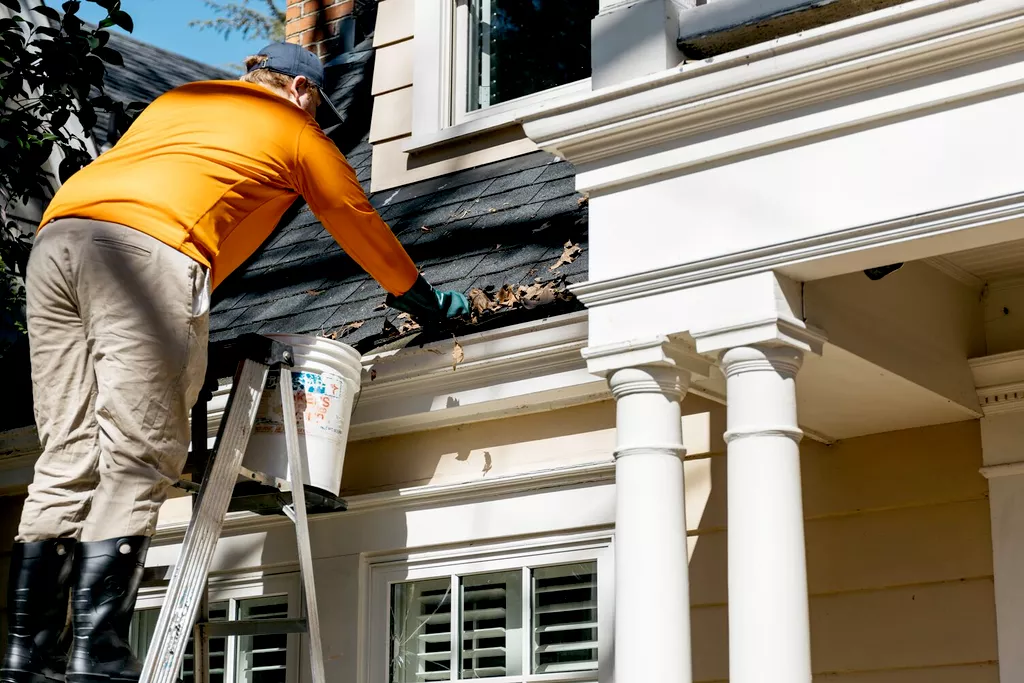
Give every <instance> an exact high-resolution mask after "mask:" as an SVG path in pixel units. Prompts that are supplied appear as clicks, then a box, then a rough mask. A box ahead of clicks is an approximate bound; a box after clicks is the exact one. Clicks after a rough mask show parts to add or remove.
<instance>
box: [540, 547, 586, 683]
mask: <svg viewBox="0 0 1024 683" xmlns="http://www.w3.org/2000/svg"><path fill="white" fill-rule="evenodd" d="M532 616H533V672H534V673H537V674H548V673H562V672H566V671H588V670H592V669H597V663H598V659H597V564H596V563H594V562H587V563H583V564H575V565H565V566H560V567H545V568H540V569H535V570H534V572H533V609H532Z"/></svg>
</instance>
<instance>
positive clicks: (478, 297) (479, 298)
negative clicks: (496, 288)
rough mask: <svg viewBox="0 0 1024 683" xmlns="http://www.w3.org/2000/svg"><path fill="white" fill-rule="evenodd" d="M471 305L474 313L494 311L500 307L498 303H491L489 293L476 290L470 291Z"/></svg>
mask: <svg viewBox="0 0 1024 683" xmlns="http://www.w3.org/2000/svg"><path fill="white" fill-rule="evenodd" d="M469 304H470V307H471V308H472V309H473V312H474V313H483V312H484V311H493V310H494V309H496V308H497V307H498V305H497V304H496V303H494V302H493V301H491V297H490V295H488V294H487V292H485V291H484V290H482V289H476V288H474V289H471V290H469Z"/></svg>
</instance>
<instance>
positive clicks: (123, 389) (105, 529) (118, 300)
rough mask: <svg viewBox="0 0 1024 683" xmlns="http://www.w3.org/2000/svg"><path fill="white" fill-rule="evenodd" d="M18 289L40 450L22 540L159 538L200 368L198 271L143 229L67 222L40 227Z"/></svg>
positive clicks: (204, 307)
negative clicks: (22, 289)
mask: <svg viewBox="0 0 1024 683" xmlns="http://www.w3.org/2000/svg"><path fill="white" fill-rule="evenodd" d="M26 290H27V295H26V296H27V305H28V336H29V346H30V349H31V359H32V393H33V399H34V406H35V418H36V425H37V427H38V430H39V440H40V442H41V443H42V446H43V453H42V455H41V456H40V457H39V460H38V461H37V463H36V466H35V477H34V479H33V481H32V484H31V485H30V486H29V490H28V499H27V500H26V501H25V508H24V512H23V513H22V517H21V525H20V527H19V529H18V540H19V541H23V542H33V541H39V540H44V539H48V538H57V537H74V538H80V539H81V540H83V541H99V540H105V539H109V538H114V537H117V536H140V535H142V536H151V535H153V532H154V531H155V528H156V518H157V513H158V510H159V508H160V505H161V503H163V501H164V500H165V499H166V497H167V489H168V488H169V487H170V486H171V484H173V483H174V482H175V481H177V478H178V476H179V475H180V474H181V470H182V468H183V467H184V464H185V458H186V455H187V452H188V443H189V427H188V416H189V410H190V409H191V407H192V405H193V404H194V403H195V401H196V398H197V397H198V395H199V390H200V389H201V388H202V384H203V377H204V374H205V372H206V346H207V337H208V331H209V299H210V296H209V278H208V274H207V271H206V269H205V268H204V267H203V266H202V265H201V264H199V263H197V262H196V261H194V260H192V259H191V258H189V257H188V256H185V255H184V254H182V253H180V252H178V251H177V250H175V249H173V248H171V247H169V246H167V245H165V244H163V243H162V242H160V241H158V240H156V239H154V238H152V237H150V236H149V235H146V234H144V233H142V232H139V231H138V230H133V229H132V228H128V227H125V226H122V225H116V224H113V223H104V222H100V221H93V220H86V219H76V218H69V219H61V220H57V221H54V222H53V223H50V224H49V225H47V226H46V227H45V228H43V230H41V231H40V232H39V234H38V235H37V237H36V242H35V244H34V245H33V248H32V254H31V256H30V258H29V264H28V272H27V276H26Z"/></svg>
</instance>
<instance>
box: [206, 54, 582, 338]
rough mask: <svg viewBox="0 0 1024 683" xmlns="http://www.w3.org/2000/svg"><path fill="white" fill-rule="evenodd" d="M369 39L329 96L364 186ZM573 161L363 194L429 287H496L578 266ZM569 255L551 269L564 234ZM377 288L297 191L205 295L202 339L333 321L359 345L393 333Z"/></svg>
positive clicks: (552, 276) (470, 173)
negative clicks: (207, 325) (206, 321)
mask: <svg viewBox="0 0 1024 683" xmlns="http://www.w3.org/2000/svg"><path fill="white" fill-rule="evenodd" d="M372 68H373V51H372V46H371V40H370V39H367V40H366V41H364V42H363V43H362V44H360V45H359V46H357V47H356V49H355V50H354V51H353V52H352V53H350V54H349V55H347V56H346V58H345V63H343V64H341V65H339V66H337V67H333V68H332V69H331V70H330V72H329V74H328V78H329V80H333V82H334V83H335V86H334V89H333V93H332V100H333V101H334V102H335V105H336V106H337V107H338V109H339V110H340V111H342V112H343V113H344V114H345V115H346V122H345V124H344V125H343V126H341V127H340V128H339V129H338V131H336V132H335V134H334V135H333V136H332V137H333V138H334V139H335V141H336V142H337V143H338V146H339V148H340V149H341V150H342V152H343V153H345V156H346V158H347V159H348V161H349V163H350V164H351V165H352V166H353V168H354V169H355V170H356V174H357V177H358V178H359V180H360V182H361V183H362V184H363V187H364V188H366V189H368V186H369V179H370V166H371V147H370V145H369V143H368V141H367V134H368V130H369V114H370V110H371V106H372V98H371V96H370V93H369V85H370V80H371V74H372ZM574 176H575V170H574V169H573V167H572V165H571V164H569V163H568V162H565V161H559V160H557V159H555V158H554V157H552V156H551V155H550V154H547V153H545V152H534V153H531V154H526V155H523V156H519V157H515V158H512V159H508V160H505V161H499V162H496V163H492V164H487V165H484V166H479V167H476V168H471V169H468V170H465V171H460V172H458V173H452V174H449V175H445V176H441V177H438V178H432V179H430V180H425V181H422V182H418V183H413V184H410V185H405V186H402V187H398V188H393V189H389V190H385V191H381V192H376V193H373V194H371V195H370V201H371V203H372V204H373V205H374V207H376V208H377V210H378V212H379V213H380V215H381V217H382V218H383V219H384V220H385V221H387V223H388V224H389V225H390V226H391V228H392V230H394V232H395V234H396V235H397V236H398V239H399V240H400V241H401V242H402V244H403V245H404V246H405V248H406V249H407V250H408V252H409V254H410V256H411V257H412V258H413V260H414V261H415V262H416V263H417V265H419V267H420V269H421V270H422V272H423V273H424V276H425V277H426V278H427V280H428V281H430V282H431V284H433V285H434V286H435V287H438V288H440V289H453V290H457V291H461V292H467V293H468V292H469V291H470V290H472V289H481V290H485V291H490V292H495V291H497V290H499V289H500V288H501V287H502V286H505V285H511V286H515V285H524V286H528V285H530V284H533V283H535V281H536V280H540V282H541V283H544V282H549V281H553V280H554V281H557V285H558V287H559V288H564V285H565V284H571V283H576V282H581V281H583V280H585V279H586V277H587V204H586V198H585V197H582V196H581V195H579V194H577V193H576V191H575V186H574ZM567 242H571V243H572V244H574V245H579V246H580V247H581V253H580V254H579V256H578V257H576V258H575V260H574V261H573V262H572V263H570V264H568V265H563V266H561V267H559V268H558V269H557V270H555V271H552V270H551V266H553V265H554V264H555V262H556V261H557V260H558V259H559V257H560V256H561V254H562V251H563V248H564V245H565V244H566V243H567ZM384 297H385V292H384V290H383V289H382V288H381V287H380V286H379V285H378V284H377V283H376V282H374V281H373V280H372V279H371V278H370V277H369V276H368V275H366V273H364V272H363V271H362V269H360V268H359V266H358V265H356V263H355V262H354V261H352V259H351V258H349V257H348V256H347V255H346V254H345V253H344V252H343V251H342V250H341V249H340V247H338V245H337V243H336V242H335V241H334V239H333V238H332V237H331V236H330V235H329V234H328V233H327V232H326V231H325V230H324V228H323V227H322V226H321V225H320V223H319V221H318V220H317V219H316V217H315V216H313V214H312V213H311V212H310V211H309V208H308V207H306V206H305V205H304V203H302V202H301V201H300V202H298V203H297V204H296V206H294V207H293V209H292V211H291V212H290V213H289V214H288V215H286V216H285V218H284V219H283V220H282V223H281V225H280V226H279V227H278V229H277V230H276V231H275V232H274V234H273V235H272V236H271V237H270V238H269V239H268V240H267V242H266V243H265V244H264V245H263V246H262V248H261V249H260V250H259V251H258V252H257V253H256V254H254V255H253V257H252V258H251V259H250V260H249V261H248V262H247V263H246V264H245V265H244V266H242V267H241V268H239V270H238V271H236V272H235V273H233V274H232V275H231V276H230V277H229V278H228V279H227V280H226V281H225V282H224V283H223V284H222V285H221V286H220V287H218V289H217V291H216V293H215V297H214V307H213V315H212V318H211V339H212V340H219V339H225V338H230V337H233V336H236V335H239V334H242V333H245V332H258V333H273V332H291V333H296V334H319V333H332V332H333V333H337V334H338V338H339V339H342V340H344V341H345V342H346V343H348V344H352V345H353V346H355V347H356V348H357V349H360V350H361V351H364V352H365V351H367V350H370V349H372V348H374V347H375V346H378V345H380V344H382V343H385V342H387V341H389V340H391V339H393V338H394V337H395V335H396V328H398V327H399V326H400V321H398V320H396V314H397V312H396V311H393V310H391V309H386V308H385V307H384V306H383V302H384ZM578 307H579V304H578V303H577V302H574V301H571V300H564V299H559V300H557V301H556V302H555V303H553V304H550V305H546V306H538V307H535V308H532V309H528V310H527V309H525V308H518V309H513V310H507V311H505V312H504V313H502V314H497V315H493V316H490V317H488V316H481V318H480V320H479V321H478V324H479V323H480V322H482V321H483V320H485V319H489V320H491V322H490V324H491V325H500V324H506V323H512V322H519V321H521V320H524V319H530V318H534V319H535V318H539V317H544V316H546V315H550V314H553V313H558V312H562V311H565V310H572V309H575V308H578Z"/></svg>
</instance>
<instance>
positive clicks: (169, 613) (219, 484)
mask: <svg viewBox="0 0 1024 683" xmlns="http://www.w3.org/2000/svg"><path fill="white" fill-rule="evenodd" d="M268 373H269V366H268V365H266V364H264V363H259V362H257V361H254V360H251V359H246V360H245V361H244V362H243V363H242V366H241V370H240V372H239V373H238V375H237V376H236V382H235V384H234V386H233V388H232V391H231V396H230V398H229V401H228V406H227V409H226V412H225V417H224V420H223V422H222V424H221V429H220V434H219V435H218V438H217V448H216V452H215V454H214V457H213V458H211V459H210V461H209V463H208V465H207V470H206V471H207V474H206V476H205V477H204V479H203V483H202V487H201V488H200V491H199V495H198V497H197V498H196V504H195V508H194V509H193V516H192V522H191V523H190V524H189V528H188V531H187V532H186V533H185V539H184V541H183V543H182V549H181V554H180V557H179V560H178V562H177V563H176V564H175V566H174V571H173V572H172V574H171V581H170V584H169V586H168V589H167V596H166V598H165V599H164V605H163V608H162V609H161V610H160V616H159V618H158V619H157V625H156V631H155V633H154V636H153V641H152V642H151V643H150V647H149V653H148V655H147V657H146V663H145V665H144V667H143V671H142V676H141V678H140V683H175V682H176V681H177V678H178V672H179V670H180V668H181V662H182V658H183V657H184V654H185V646H186V644H187V639H188V634H189V633H190V632H191V630H192V626H193V624H194V621H195V617H196V611H197V609H198V607H199V599H200V594H201V593H203V592H204V591H205V587H206V577H207V575H208V574H209V569H210V564H211V563H212V561H213V555H214V552H215V551H216V549H217V542H218V540H219V539H220V533H221V530H222V529H223V526H224V517H225V515H226V514H227V509H228V504H229V503H230V500H231V494H232V492H233V490H234V484H235V481H236V480H237V478H238V472H239V469H238V468H239V467H240V466H241V464H242V459H243V457H244V456H245V450H246V447H247V445H248V443H249V436H250V434H251V433H252V428H253V424H254V423H255V421H256V412H257V409H258V408H259V403H260V398H261V396H262V393H263V389H264V387H265V386H266V382H267V375H268ZM285 422H286V423H287V420H286V421H285Z"/></svg>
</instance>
